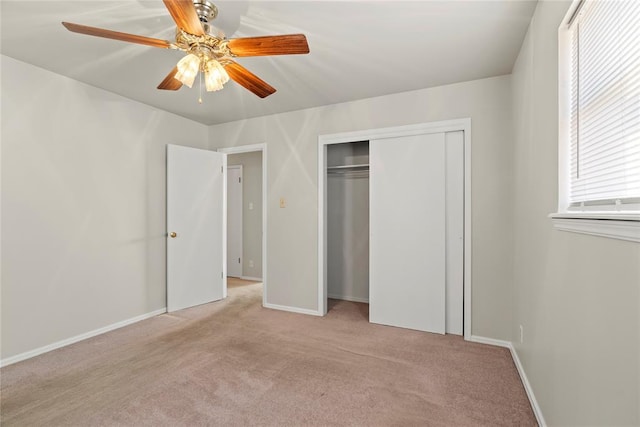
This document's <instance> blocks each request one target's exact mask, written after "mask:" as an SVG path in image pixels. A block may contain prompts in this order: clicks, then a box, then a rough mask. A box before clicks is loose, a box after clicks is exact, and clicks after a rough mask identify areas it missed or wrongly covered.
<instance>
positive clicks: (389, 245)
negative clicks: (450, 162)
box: [369, 133, 446, 334]
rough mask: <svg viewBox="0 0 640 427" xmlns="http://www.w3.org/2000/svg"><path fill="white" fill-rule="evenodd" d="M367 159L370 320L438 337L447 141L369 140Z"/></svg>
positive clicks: (442, 138)
mask: <svg viewBox="0 0 640 427" xmlns="http://www.w3.org/2000/svg"><path fill="white" fill-rule="evenodd" d="M369 154H370V157H369V158H370V161H369V163H370V167H369V171H370V172H369V185H370V189H369V191H370V199H369V200H370V202H369V203H370V211H369V217H370V222H369V227H370V241H369V252H370V264H369V271H370V274H369V320H370V321H371V322H373V323H380V324H383V325H390V326H399V327H403V328H410V329H417V330H421V331H428V332H436V333H441V334H444V333H445V325H446V319H445V302H446V301H445V271H446V268H445V264H446V252H445V250H446V248H445V212H446V207H445V193H446V185H445V184H446V178H445V176H446V175H445V169H446V157H445V135H444V133H439V134H426V135H414V136H404V137H396V138H386V139H379V140H372V141H370V143H369ZM416 159H419V161H416Z"/></svg>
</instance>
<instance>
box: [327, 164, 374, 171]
mask: <svg viewBox="0 0 640 427" xmlns="http://www.w3.org/2000/svg"><path fill="white" fill-rule="evenodd" d="M368 167H369V164H360V165H342V166H327V170H339V169H362V168H368Z"/></svg>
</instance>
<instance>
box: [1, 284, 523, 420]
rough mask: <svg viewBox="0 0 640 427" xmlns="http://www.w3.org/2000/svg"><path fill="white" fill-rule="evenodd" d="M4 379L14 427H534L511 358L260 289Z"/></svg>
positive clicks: (72, 349) (46, 358) (137, 327)
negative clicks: (303, 309) (276, 306)
mask: <svg viewBox="0 0 640 427" xmlns="http://www.w3.org/2000/svg"><path fill="white" fill-rule="evenodd" d="M231 282H232V283H231V285H230V287H229V297H228V298H227V299H226V300H225V301H222V302H216V303H212V304H206V305H203V306H199V307H195V308H192V309H188V310H183V311H180V312H177V313H172V314H165V315H161V316H157V317H155V318H152V319H148V320H145V321H142V322H139V323H137V324H134V325H131V326H128V327H125V328H122V329H119V330H117V331H113V332H110V333H107V334H104V335H101V336H99V337H95V338H92V339H89V340H86V341H83V342H80V343H77V344H74V345H72V346H68V347H65V348H63V349H60V350H56V351H54V352H51V353H48V354H44V355H42V356H39V357H36V358H33V359H30V360H27V361H24V362H21V363H17V364H15V365H11V366H8V367H5V368H2V370H1V371H0V375H1V380H2V386H1V389H2V395H1V408H0V409H1V411H2V415H1V421H2V425H3V426H11V425H17V426H36V425H48V426H55V425H68V426H93V425H100V426H111V425H122V426H139V425H154V426H158V425H167V426H181V425H183V426H194V425H224V426H229V425H247V426H256V425H290V426H299V425H354V426H409V425H421V426H467V425H487V426H497V425H503V426H516V425H517V426H526V425H535V424H536V423H535V418H534V416H533V413H532V411H531V407H530V406H529V402H528V401H527V397H526V395H525V391H524V389H523V387H522V384H521V382H520V379H519V377H518V373H517V371H516V369H515V367H514V364H513V362H512V360H511V357H510V355H509V352H508V350H506V349H503V348H497V347H491V346H487V345H482V344H474V343H468V342H465V341H463V340H462V338H460V337H456V336H439V335H434V334H429V333H423V332H416V331H410V330H405V329H399V328H392V327H386V326H380V325H373V324H370V323H368V321H367V317H368V312H367V311H368V306H367V305H365V304H357V303H350V302H345V301H333V300H332V301H331V304H330V307H331V308H330V312H329V314H328V315H327V316H326V317H324V318H321V317H314V316H305V315H300V314H294V313H285V312H281V311H275V310H269V309H265V308H262V307H261V300H262V289H261V284H250V283H247V282H241V281H231Z"/></svg>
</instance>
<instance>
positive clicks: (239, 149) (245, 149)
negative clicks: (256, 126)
mask: <svg viewBox="0 0 640 427" xmlns="http://www.w3.org/2000/svg"><path fill="white" fill-rule="evenodd" d="M216 151H218V152H220V153H225V154H227V155H229V154H240V153H252V152H255V151H260V152H262V306H263V307H264V306H265V305H266V303H267V144H264V143H263V144H249V145H238V146H235V147H224V148H218V149H216ZM227 167H228V166H227Z"/></svg>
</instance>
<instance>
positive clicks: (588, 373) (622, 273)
mask: <svg viewBox="0 0 640 427" xmlns="http://www.w3.org/2000/svg"><path fill="white" fill-rule="evenodd" d="M568 6H569V3H567V2H549V1H544V2H540V3H538V7H537V10H536V13H535V16H534V18H533V21H532V22H531V26H530V28H529V33H528V35H527V37H526V39H525V41H524V44H523V47H522V50H521V52H520V56H519V58H518V60H517V63H516V65H515V68H514V72H513V76H512V82H513V104H514V125H515V140H514V145H515V152H514V166H515V167H514V170H515V175H514V178H515V179H514V182H515V186H514V192H513V199H514V218H515V222H514V225H515V228H514V230H515V236H514V237H515V239H514V242H515V246H514V254H515V258H514V285H515V294H514V314H513V316H514V321H513V328H512V330H513V335H512V336H513V337H514V338H515V337H518V336H519V331H518V329H519V325H522V326H523V328H524V343H523V344H519V343H518V342H514V344H515V346H516V349H517V352H518V354H519V357H520V359H521V361H522V364H523V366H524V369H525V371H526V373H527V376H528V378H529V381H530V382H531V385H532V387H533V391H534V393H535V396H536V398H537V400H538V402H539V404H540V406H541V408H542V412H543V415H544V417H545V419H546V421H547V423H548V424H549V425H557V426H560V425H603V426H604V425H607V426H610V425H640V245H639V244H637V243H631V242H625V241H620V240H613V239H607V238H601V237H595V236H586V235H580V234H575V233H567V232H561V231H556V230H554V229H553V226H552V223H551V220H550V219H549V218H547V215H548V214H549V213H551V212H554V211H555V210H556V207H557V195H558V173H557V170H558V154H557V153H558V137H557V136H558V104H557V94H558V93H557V65H558V64H557V30H558V26H559V24H560V21H561V20H562V18H563V17H564V14H565V13H566V10H567V8H568ZM514 341H515V339H514Z"/></svg>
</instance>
